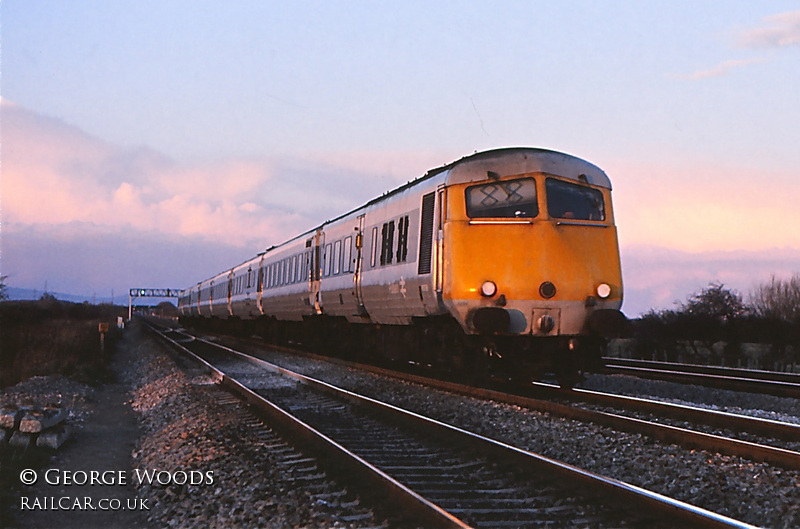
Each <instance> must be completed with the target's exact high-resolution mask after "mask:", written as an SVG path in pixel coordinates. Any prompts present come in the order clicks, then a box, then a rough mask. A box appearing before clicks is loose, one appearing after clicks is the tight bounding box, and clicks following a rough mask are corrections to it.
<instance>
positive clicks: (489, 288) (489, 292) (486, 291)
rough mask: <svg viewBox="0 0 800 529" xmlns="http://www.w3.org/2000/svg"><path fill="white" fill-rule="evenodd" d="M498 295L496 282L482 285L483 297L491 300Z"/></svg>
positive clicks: (485, 282) (486, 282)
mask: <svg viewBox="0 0 800 529" xmlns="http://www.w3.org/2000/svg"><path fill="white" fill-rule="evenodd" d="M495 294H497V285H495V284H494V281H484V282H483V284H482V285H481V295H483V296H486V297H487V298H490V297H492V296H494V295H495Z"/></svg>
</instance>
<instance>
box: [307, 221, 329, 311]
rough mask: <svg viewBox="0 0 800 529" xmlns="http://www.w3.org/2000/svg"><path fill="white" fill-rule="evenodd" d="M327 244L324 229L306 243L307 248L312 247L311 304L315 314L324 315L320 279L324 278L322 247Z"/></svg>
mask: <svg viewBox="0 0 800 529" xmlns="http://www.w3.org/2000/svg"><path fill="white" fill-rule="evenodd" d="M324 244H325V234H324V233H323V232H322V228H320V229H318V230H317V233H316V234H315V235H314V237H312V238H311V239H309V240H308V241H306V246H309V245H310V246H311V273H310V274H309V283H310V284H309V289H308V295H309V304H310V305H311V306H312V307H314V313H315V314H322V300H321V299H320V279H321V277H322V247H323V245H324Z"/></svg>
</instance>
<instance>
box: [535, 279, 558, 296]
mask: <svg viewBox="0 0 800 529" xmlns="http://www.w3.org/2000/svg"><path fill="white" fill-rule="evenodd" d="M539 295H541V296H542V297H543V298H545V299H550V298H552V297H553V296H555V295H556V286H555V285H554V284H553V283H551V282H550V281H545V282H544V283H542V284H541V285H539Z"/></svg>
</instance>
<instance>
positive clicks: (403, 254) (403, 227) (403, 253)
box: [397, 215, 408, 263]
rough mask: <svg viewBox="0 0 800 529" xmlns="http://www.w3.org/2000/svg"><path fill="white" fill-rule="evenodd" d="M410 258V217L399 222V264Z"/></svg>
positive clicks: (402, 218)
mask: <svg viewBox="0 0 800 529" xmlns="http://www.w3.org/2000/svg"><path fill="white" fill-rule="evenodd" d="M407 257H408V215H406V216H405V217H401V218H400V220H398V221H397V262H398V263H399V262H402V261H405V260H406V258H407Z"/></svg>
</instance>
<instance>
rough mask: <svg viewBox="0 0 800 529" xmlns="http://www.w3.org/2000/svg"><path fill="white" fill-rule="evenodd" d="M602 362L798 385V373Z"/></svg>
mask: <svg viewBox="0 0 800 529" xmlns="http://www.w3.org/2000/svg"><path fill="white" fill-rule="evenodd" d="M603 362H604V363H605V364H613V365H621V366H625V367H646V368H653V369H664V370H667V371H669V370H675V371H684V372H687V373H703V374H709V375H724V376H730V377H735V378H750V379H757V380H767V381H779V382H794V383H800V373H792V372H784V371H766V370H763V369H746V368H741V367H724V366H713V365H702V364H687V363H683V362H662V361H659V360H639V359H635V358H615V357H610V356H604V357H603Z"/></svg>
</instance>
